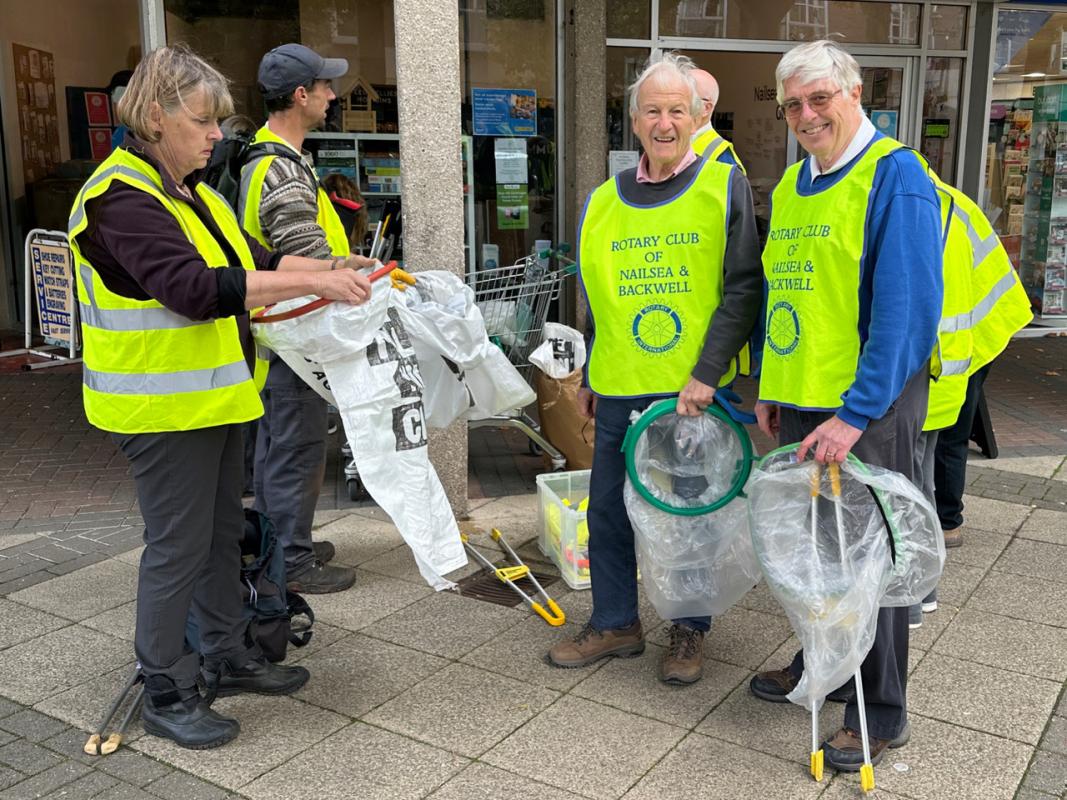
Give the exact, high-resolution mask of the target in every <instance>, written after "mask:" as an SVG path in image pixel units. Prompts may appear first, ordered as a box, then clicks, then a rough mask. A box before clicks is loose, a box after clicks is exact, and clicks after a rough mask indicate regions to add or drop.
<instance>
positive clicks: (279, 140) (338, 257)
mask: <svg viewBox="0 0 1067 800" xmlns="http://www.w3.org/2000/svg"><path fill="white" fill-rule="evenodd" d="M346 72H348V62H347V61H345V60H344V59H343V58H323V57H322V56H320V55H319V54H318V53H316V52H315V51H314V50H311V49H310V48H308V47H304V46H303V45H301V44H283V45H282V46H281V47H275V48H274V49H273V50H271V51H270V52H269V53H267V54H266V55H265V56H263V59H262V60H261V61H260V62H259V76H258V80H259V90H260V92H261V93H262V95H263V102H264V105H265V106H266V110H267V123H266V124H265V125H264V126H263V127H262V128H260V129H259V130H258V131H257V132H256V135H255V136H254V137H253V139H252V147H251V148H250V149H249V152H250V153H252V154H253V155H252V156H250V157H248V160H247V161H246V163H245V164H244V166H243V167H242V169H241V195H240V201H239V205H238V217H239V219H240V221H241V225H242V226H243V227H244V229H245V230H246V231H248V233H249V234H250V235H251V236H253V237H254V238H255V239H256V240H257V241H259V242H260V243H261V244H263V245H264V246H266V247H268V248H269V249H271V250H274V251H276V252H280V253H286V254H289V255H296V256H306V257H309V258H332V259H333V263H334V266H335V267H338V268H340V267H345V266H350V267H363V266H367V265H368V264H370V263H371V262H370V261H369V260H368V259H365V258H362V257H361V256H354V255H351V254H350V252H349V246H348V234H347V233H346V231H345V228H344V224H343V223H342V222H341V220H340V218H339V217H338V215H337V212H336V211H335V210H334V208H333V206H332V204H331V202H330V198H329V197H328V196H327V194H326V192H325V191H324V190H323V188H322V187H321V186H320V185H319V181H318V177H317V176H316V174H315V172H314V165H313V164H312V163H311V159H310V155H309V154H308V153H307V152H305V151H304V150H303V144H304V138H305V136H306V135H307V133H308V132H309V131H312V130H314V129H315V128H321V127H322V125H323V123H324V122H325V121H326V111H327V109H328V108H329V106H330V102H331V101H332V100H333V99H334V93H333V87H332V86H331V85H330V81H331V80H333V79H334V78H340V77H341V76H342V75H344V74H345V73H346ZM263 408H264V414H263V416H262V417H260V419H259V428H258V433H257V437H256V462H255V475H254V480H255V492H256V502H255V508H256V510H258V511H261V512H263V513H265V514H266V515H267V516H268V517H270V518H271V520H272V521H273V522H274V528H275V530H276V531H277V533H278V542H279V543H280V544H281V546H282V548H283V549H284V551H285V571H286V583H287V584H288V588H289V590H290V591H294V592H302V593H309V594H325V593H328V592H340V591H344V590H345V589H347V588H348V587H349V586H351V585H352V583H353V582H354V581H355V580H356V571H355V570H354V569H352V568H351V567H344V566H339V565H335V564H330V563H328V562H329V561H330V559H332V558H333V555H334V547H333V545H332V544H330V543H329V542H313V541H312V540H311V524H312V521H313V518H314V515H315V505H316V502H317V501H318V498H319V491H320V490H321V488H322V476H323V470H324V469H325V465H326V428H327V419H326V410H327V406H326V401H325V400H323V399H322V398H321V397H319V396H318V395H317V394H315V392H314V391H312V390H311V389H310V388H309V387H308V386H307V385H306V384H305V383H304V382H303V380H301V378H300V377H299V376H298V375H297V374H296V373H295V372H293V370H292V369H290V368H289V366H288V365H286V363H285V362H284V361H282V360H281V359H280V358H278V357H277V356H276V355H274V354H273V353H272V354H271V358H270V371H269V372H268V373H267V385H266V386H265V387H264V389H263Z"/></svg>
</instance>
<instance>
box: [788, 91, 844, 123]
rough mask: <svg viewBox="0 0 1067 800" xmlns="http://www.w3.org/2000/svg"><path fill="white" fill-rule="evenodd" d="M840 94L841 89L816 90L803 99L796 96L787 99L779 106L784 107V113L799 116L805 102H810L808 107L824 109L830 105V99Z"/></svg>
mask: <svg viewBox="0 0 1067 800" xmlns="http://www.w3.org/2000/svg"><path fill="white" fill-rule="evenodd" d="M839 94H841V90H840V89H838V90H837V91H836V92H816V93H815V94H812V95H808V97H806V98H804V99H803V100H797V99H796V98H793V99H791V100H786V101H785V102H784V103H782V104H781V105H780V106H779V108H780V109H782V113H783V114H785V115H786V116H787V117H799V116H800V112H801V111H802V110H803V109H804V104H805V103H807V104H808V108H810V109H811V110H812V111H822V110H823V109H824V108H826V107H827V106H828V105H830V101H831V100H833V99H834V98H835V97H837V95H839Z"/></svg>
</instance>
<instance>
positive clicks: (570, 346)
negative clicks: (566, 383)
mask: <svg viewBox="0 0 1067 800" xmlns="http://www.w3.org/2000/svg"><path fill="white" fill-rule="evenodd" d="M530 363H531V364H533V365H534V366H535V367H537V368H538V369H540V370H541V371H542V372H544V373H545V374H546V375H547V376H548V377H550V378H557V379H558V378H566V377H567V376H568V375H570V374H571V373H572V372H574V371H575V370H576V369H581V368H582V367H584V366H585V339H584V338H583V337H582V334H581V333H579V332H578V331H576V330H575V329H574V328H571V327H568V326H567V325H561V324H560V323H558V322H546V323H545V329H544V341H542V342H541V344H539V345H538V346H537V347H536V348H535V349H534V351H533V352H532V353H530Z"/></svg>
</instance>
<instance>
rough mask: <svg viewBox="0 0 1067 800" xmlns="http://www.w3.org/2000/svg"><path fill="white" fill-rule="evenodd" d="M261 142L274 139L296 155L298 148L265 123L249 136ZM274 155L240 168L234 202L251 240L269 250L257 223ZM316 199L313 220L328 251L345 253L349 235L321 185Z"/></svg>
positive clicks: (337, 254)
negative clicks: (235, 200) (316, 205)
mask: <svg viewBox="0 0 1067 800" xmlns="http://www.w3.org/2000/svg"><path fill="white" fill-rule="evenodd" d="M260 142H273V143H274V144H277V145H282V146H284V147H288V148H289V149H290V150H292V151H293V152H294V153H297V155H299V151H297V150H296V148H294V147H293V146H292V145H291V144H289V143H288V142H287V141H285V139H283V138H282V137H281V136H278V135H277V134H276V133H274V132H273V131H271V129H270V128H268V127H267V126H266V125H264V126H263V127H262V128H260V129H259V130H258V131H256V135H255V136H253V137H252V144H258V143H260ZM276 158H278V156H273V155H266V156H262V157H261V158H257V159H255V160H253V161H250V162H249V163H247V164H245V165H244V167H242V168H241V194H240V198H239V200H238V204H237V214H238V216H239V217H240V219H241V225H242V226H243V227H244V229H245V230H246V231H248V233H249V234H250V235H251V236H252V238H253V239H255V240H256V241H257V242H259V243H260V244H262V245H263V246H264V247H266V248H267V249H268V250H273V249H274V247H273V245H271V243H270V242H268V241H267V237H266V236H264V235H263V227H262V226H261V225H260V223H259V206H260V203H261V202H262V200H263V181H264V180H265V179H266V177H267V170H268V169H269V168H270V165H271V162H273V161H274V159H276ZM316 200H317V203H318V214H317V216H316V217H315V222H317V223H318V225H319V227H320V228H322V230H323V233H325V234H326V244H327V245H329V247H330V252H331V253H332V254H333V255H335V256H342V257H343V256H347V255H348V254H349V253H350V252H351V250H350V248H349V245H348V234H346V233H345V226H344V224H343V223H342V222H341V218H340V217H339V216H337V211H336V210H335V209H334V207H333V203H331V202H330V198H329V196H328V195H327V194H326V190H325V189H323V188H322V186H321V185H317V186H316Z"/></svg>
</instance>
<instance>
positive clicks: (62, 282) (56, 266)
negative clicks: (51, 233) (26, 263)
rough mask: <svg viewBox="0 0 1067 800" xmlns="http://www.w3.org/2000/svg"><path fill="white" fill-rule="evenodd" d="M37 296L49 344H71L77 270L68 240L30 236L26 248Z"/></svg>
mask: <svg viewBox="0 0 1067 800" xmlns="http://www.w3.org/2000/svg"><path fill="white" fill-rule="evenodd" d="M26 250H27V253H28V254H29V258H30V265H31V268H32V271H33V288H34V290H35V293H36V296H37V317H38V319H39V320H40V322H41V336H42V337H44V340H45V341H46V342H48V343H49V344H54V345H59V346H61V347H70V337H71V326H72V324H73V323H74V320H75V319H76V318H75V317H74V270H73V267H72V264H71V258H70V249H69V248H68V247H67V246H66V245H65V244H57V243H53V242H50V241H34V240H31V241H30V243H29V245H28V247H27V248H26Z"/></svg>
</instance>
